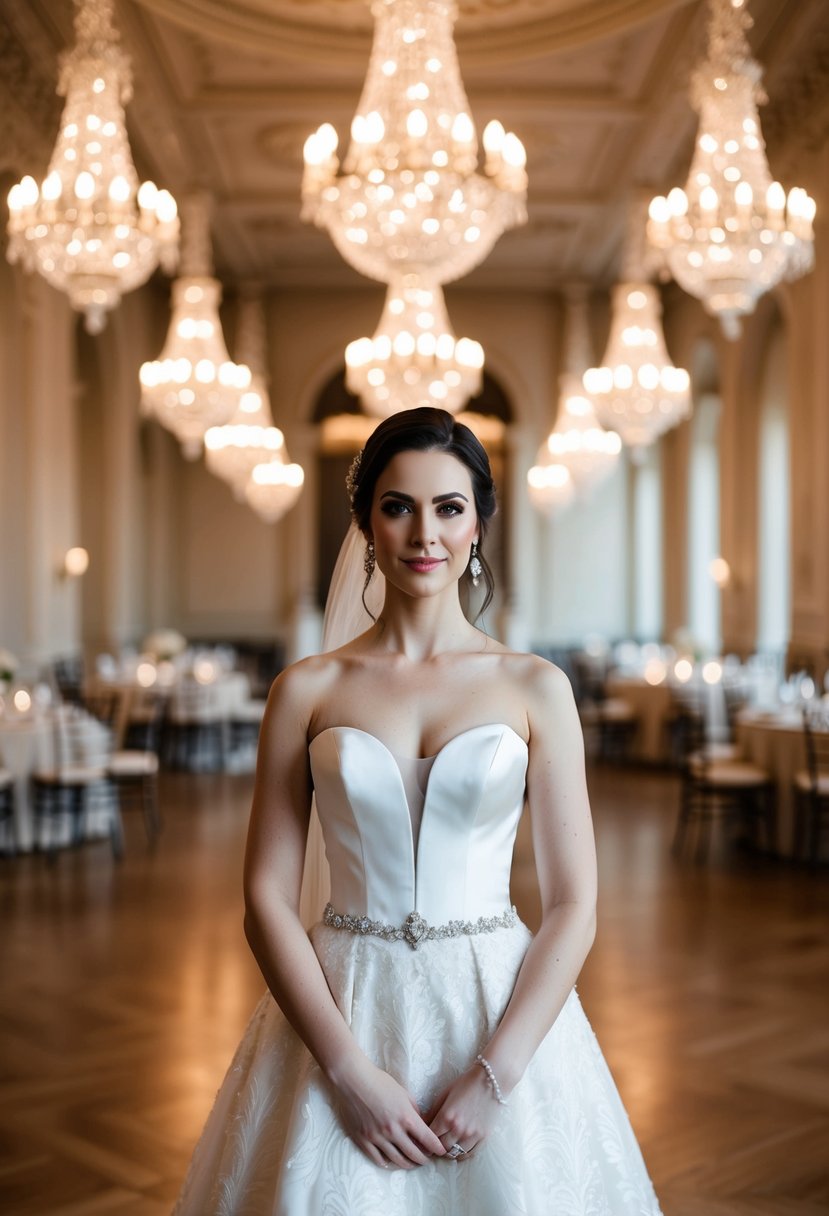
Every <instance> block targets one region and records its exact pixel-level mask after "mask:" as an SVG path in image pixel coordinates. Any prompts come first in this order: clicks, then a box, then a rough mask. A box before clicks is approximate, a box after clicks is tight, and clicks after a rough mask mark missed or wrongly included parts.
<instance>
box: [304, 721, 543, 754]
mask: <svg viewBox="0 0 829 1216" xmlns="http://www.w3.org/2000/svg"><path fill="white" fill-rule="evenodd" d="M496 726H500V727H501V728H502V729H503V730H507V731H509V732H510V734H511V735H513V736H514V737H515V738H516V739H517V740H518V741H519V743H523V745H524V747H525V748H526V749H527V751H529V744H528V743H527V740H526V739H524V738H523V737H522V736H521V735H519V733H518V731H517V730H515V729H514V727H512V726H510V725H509V723H508V722H479V723H478V725H477V726H470V727H467V729H466V730H462V731H459V732H458V733H457V734H456V735H453V736H452V738H451V739H447V740H446V742H445V743H444V745H443V747H440V748H438V750H437V751H436V752H434V753H433V754H432V755H431V756H403V755H401V754H400V753H398V752H393V751H392V749H391V748H390V747H389V745H388V744H387V743H384V742H383V740H382V739H380V738H378V736H377V735H373V734H372V733H371V731H369V730H363V729H362V728H361V727H359V726H349V725H347V724H345V725H343V726H326V727H324V728H323V729H322V730H321V731H319V732H318V734H316V735H314V737H313V739H312V740H311V741H310V743H309V744H308V747H309V749H310V748H311V747H313V745H314V744H315V743H316V741H317V739H320V738H322V736H323V735H327V734H330V732H331V731H335V730H350V731H352V732H354V733H355V734H358V735H365V736H366V737H367V738H368V739H373V740H374V742H375V743H379V744H380V746H381V747H382V748H383V750H384V751H386V752H388V754H389V755H390V756H391V757H392V759H393V760H396V759H400V760H437V758H438V756H440V755H441V754H442V753H443V752H445V751H446V749H447V747H449V746H451V744H453V743H455V742H456V741H457V740H458V739H463V738H464V736H465V735H471V734H474V733H475V731H480V730H492V728H493V727H496Z"/></svg>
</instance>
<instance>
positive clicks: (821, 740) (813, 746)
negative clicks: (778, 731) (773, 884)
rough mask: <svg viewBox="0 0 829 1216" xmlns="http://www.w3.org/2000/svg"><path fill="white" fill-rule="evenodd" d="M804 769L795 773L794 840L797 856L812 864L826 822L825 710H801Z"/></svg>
mask: <svg viewBox="0 0 829 1216" xmlns="http://www.w3.org/2000/svg"><path fill="white" fill-rule="evenodd" d="M803 734H804V741H805V744H806V768H805V769H802V770H801V771H800V772H799V773H796V774H795V778H794V789H795V806H796V829H795V832H796V841H797V850H798V854H799V856H800V857H805V858H806V859H807V860H809V861H810V862H811V863H812V865H816V864H817V861H818V858H819V857H820V838H821V833H822V832H823V830H824V829H825V827H826V826H827V823H829V711H827V710H826V709H824V708H823V707H821V708H819V709H817V708H805V709H804V710H803Z"/></svg>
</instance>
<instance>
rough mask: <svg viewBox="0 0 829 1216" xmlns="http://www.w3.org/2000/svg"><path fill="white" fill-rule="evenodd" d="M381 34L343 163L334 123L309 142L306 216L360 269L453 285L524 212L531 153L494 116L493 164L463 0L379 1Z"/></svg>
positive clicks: (382, 277)
mask: <svg viewBox="0 0 829 1216" xmlns="http://www.w3.org/2000/svg"><path fill="white" fill-rule="evenodd" d="M372 13H373V15H374V23H375V24H374V41H373V45H372V50H371V57H370V60H369V67H368V73H367V76H366V80H365V84H364V86H363V92H362V96H361V98H360V103H359V106H358V108H357V113H356V114H355V116H354V119H353V121H352V124H351V142H350V145H349V148H348V151H347V153H346V156H345V158H344V161H343V164H342V166H340V162H339V160H338V158H337V145H338V142H339V140H338V136H337V133H336V131H335V130H334V128H333V127H332V126H331V125H330V123H323V125H322V126H321V127H320V128H319V129H318V130H317V131H316V132H314V134H313V135H311V136H309V138H308V140H307V141H306V143H305V149H304V160H305V172H304V175H303V182H302V197H303V212H302V214H303V218H305V219H306V220H310V221H313V222H314V223H315V224H317V225H318V226H319V227H321V228H326V229H327V230H328V232H329V234H330V236H331V239H332V240H333V242H334V244H335V245H336V247H337V249H338V250H339V252H340V253H341V254H342V256H343V257H344V258H345V260H346V261H347V262H349V263H350V264H351V265H352V266H353V267H354V268H355V269H356V270H358V271H359V272H360V273H361V274H364V275H367V276H368V277H369V278H371V279H377V280H379V281H381V282H384V283H390V282H391V281H392V279H393V278H394V277H395V276H396V275H398V274H400V273H405V272H414V273H417V274H422V275H425V276H426V277H428V279H429V280H430V281H431V282H432V283H435V284H438V285H440V284H443V283H446V282H450V281H452V280H453V279H457V278H460V277H461V276H462V275H465V274H467V273H468V272H469V271H470V270H472V269H473V267H475V266H477V265H478V264H479V263H480V262H481V261H483V259H484V258H485V257H486V256H487V254H488V253H489V252H490V250H491V249H492V246H493V245H494V244H495V242H496V240H497V239H498V237H499V236H500V235H501V234H502V233H503V232H504V231H506V230H507V229H508V228H512V227H514V226H516V225H518V224H523V223H524V222H525V221H526V216H527V213H526V196H527V174H526V169H525V163H526V155H525V152H524V147H523V145H522V143H521V141H520V140H519V139H518V137H517V136H516V135H513V134H512V133H508V132H506V131H505V130H504V128H503V126H502V125H501V124H500V123H499V122H497V121H495V120H493V121H492V122H490V123H489V124H488V125H487V127H486V130H485V131H484V140H483V142H484V149H485V156H484V165H483V172H479V170H478V139H477V135H476V131H475V124H474V123H473V121H472V117H471V115H470V112H469V102H468V100H467V98H466V93H465V91H464V87H463V82H462V80H461V75H460V69H459V67H458V59H457V53H456V50H455V43H454V40H453V33H452V30H453V25H454V21H455V16H456V4H455V3H454V0H374V4H373V6H372Z"/></svg>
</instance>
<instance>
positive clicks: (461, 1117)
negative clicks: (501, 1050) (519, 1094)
mask: <svg viewBox="0 0 829 1216" xmlns="http://www.w3.org/2000/svg"><path fill="white" fill-rule="evenodd" d="M500 1114H501V1110H500V1107H499V1105H498V1102H497V1101H496V1099H495V1095H494V1094H493V1092H492V1089H491V1087H490V1084H489V1080H488V1079H487V1076H486V1073H485V1072H484V1070H483V1068H481V1066H480V1064H473V1065H472V1067H471V1068H469V1069H467V1071H466V1072H465V1073H462V1074H461V1075H460V1076H459V1077H458V1078H457V1079H456V1080H454V1081H453V1082H452V1084H451V1085H450V1086H449V1087H448V1089H445V1090H444V1092H443V1093H442V1094H441V1095H440V1097H439V1098H438V1099H437V1101H436V1102H435V1104H434V1106H433V1107H432V1109H431V1111H430V1112H429V1114H428V1115H427V1116H426V1118H427V1122H428V1124H429V1126H430V1127H431V1129H432V1131H433V1132H434V1133H435V1135H437V1136H438V1137H439V1138H440V1141H441V1144H442V1145H443V1146H444V1148H446V1149H449V1148H451V1147H452V1145H453V1144H459V1145H460V1146H461V1148H462V1149H463V1150H464V1154H465V1155H467V1156H468V1155H469V1154H470V1153H471V1152H473V1151H474V1150H475V1149H476V1148H477V1147H478V1146H479V1145H480V1144H482V1143H483V1141H484V1140H486V1138H487V1136H488V1135H489V1134H490V1132H491V1131H492V1129H493V1128H494V1127H495V1124H496V1123H497V1121H498V1118H499V1117H500Z"/></svg>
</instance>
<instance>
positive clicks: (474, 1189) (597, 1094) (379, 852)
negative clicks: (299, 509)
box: [175, 724, 659, 1216]
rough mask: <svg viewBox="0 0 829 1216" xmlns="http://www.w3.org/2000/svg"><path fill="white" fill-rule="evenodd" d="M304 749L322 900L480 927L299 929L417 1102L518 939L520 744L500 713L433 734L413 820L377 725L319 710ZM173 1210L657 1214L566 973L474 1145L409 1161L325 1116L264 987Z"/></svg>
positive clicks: (315, 1214) (507, 977) (343, 909)
mask: <svg viewBox="0 0 829 1216" xmlns="http://www.w3.org/2000/svg"><path fill="white" fill-rule="evenodd" d="M310 759H311V769H312V774H313V779H314V786H315V791H316V799H317V809H318V811H319V816H320V821H321V824H322V829H323V834H324V837H325V845H326V851H327V855H328V860H329V863H330V866H331V904H332V906H333V908H334V909H335V910H336V912H338V913H344V914H349V915H351V916H354V917H366V918H367V919H368V920H370V921H373V922H381V923H382V924H383V925H390V926H401V925H403V924H404V922H405V921H406V918H407V917H408V916H409V914H410V913H411V912H412V911H414V910H416V911H417V912H418V913H419V914H420V916H421V917H422V918H423V919H424V920H425V921H426V922H427V923H428V925H430V926H446V925H448V924H449V922H453V921H455V922H457V921H463V922H476V924H475V926H474V927H475V928H478V929H480V930H481V931H479V932H475V933H469V932H459V931H457V929H456V930H455V934H454V935H451V936H447V937H444V938H439V939H430V940H421V941H419V943H418V944H417V946H416V947H413V945H411V944H410V943H409V942H408V941H406V940H387V939H386V938H383V937H382V936H377V935H375V934H373V933H364V934H361V933H355V932H352V931H351V930H349V929H345V928H337V927H335V926H334V925H326V924H324V923H320V924H317V925H316V926H315V927H314V928H313V929H312V930H311V940H312V942H313V945H314V949H315V951H316V953H317V956H318V957H319V960H320V964H321V966H322V969H323V971H324V973H325V976H326V979H327V981H328V985H329V987H330V989H331V992H332V993H333V996H334V999H335V1000H336V1002H337V1005H338V1007H339V1009H340V1011H341V1012H342V1015H343V1017H344V1018H345V1019H346V1021H347V1022H348V1024H349V1026H350V1027H351V1030H352V1032H353V1034H354V1036H355V1038H356V1040H357V1042H358V1043H359V1045H360V1047H361V1048H362V1049H363V1051H364V1052H365V1053H366V1055H367V1056H368V1057H369V1058H370V1059H371V1060H373V1061H374V1062H375V1063H376V1064H377V1065H379V1066H380V1067H381V1068H384V1069H385V1070H386V1071H388V1072H389V1073H390V1074H391V1075H392V1076H394V1077H396V1078H397V1079H398V1080H399V1081H400V1083H401V1084H402V1085H404V1086H405V1087H406V1089H407V1090H408V1091H409V1092H410V1093H411V1094H412V1095H413V1096H414V1098H415V1100H416V1102H417V1103H418V1105H419V1107H420V1108H421V1110H423V1111H424V1112H425V1111H426V1110H427V1109H428V1108H429V1106H430V1105H431V1103H432V1102H433V1100H434V1099H435V1097H436V1096H437V1095H438V1094H439V1092H440V1091H441V1090H442V1089H443V1088H444V1087H445V1086H446V1085H447V1084H448V1083H449V1082H450V1081H451V1080H452V1079H453V1078H454V1077H456V1076H457V1075H458V1074H459V1073H461V1072H463V1071H464V1070H465V1069H467V1068H468V1067H469V1066H470V1064H471V1063H472V1062H473V1061H474V1059H475V1056H476V1054H477V1053H478V1052H479V1051H480V1050H481V1049H482V1047H483V1046H484V1045H485V1044H486V1042H487V1040H488V1039H489V1037H490V1036H491V1034H492V1033H493V1031H494V1030H495V1027H496V1026H497V1024H498V1021H499V1019H500V1018H501V1016H502V1014H503V1011H504V1009H505V1008H506V1005H507V1002H508V1001H509V998H510V994H511V992H512V989H513V986H514V983H515V979H516V975H517V973H518V970H519V968H520V966H521V961H522V959H523V957H524V953H525V951H526V950H527V947H528V945H529V943H530V940H531V934H530V932H529V930H528V929H527V928H526V927H525V926H524V925H523V924H522V923H521V922H520V921H518V920H517V917H513V918H512V919H513V923H512V924H507V925H504V924H503V922H504V921H506V920H508V919H509V915H508V914H507V915H506V916H505V913H508V909H509V876H510V864H511V857H512V850H513V844H514V841H515V834H516V831H517V827H518V821H519V818H520V816H521V812H522V808H523V803H524V794H525V788H524V786H525V776H526V768H527V745H526V744H525V743H524V741H523V739H521V738H520V737H519V736H518V735H517V734H516V733H515V732H514V731H513V730H512V729H511V728H510V727H508V726H505V725H499V724H492V725H483V726H479V727H475V728H473V729H472V730H467V731H464V732H463V733H462V734H460V735H458V736H456V737H455V738H454V739H452V740H450V742H449V743H447V744H446V746H445V747H444V748H443V749H442V750H441V751H440V752H439V753H438V755H437V756H436V757H435V758H434V760H433V762H432V763H431V765H430V766H429V770H428V773H427V781H426V782H425V783H424V784H425V800H424V803H423V806H422V814H421V816H420V822H419V832H417V836H416V837H415V828H416V827H417V826H418V825H417V823H415V824H414V825H413V822H412V816H411V808H410V798H409V797H407V787H408V788H409V789H411V780H408V781H407V780H406V773H405V765H403V771H402V772H401V763H400V761H399V760H398V759H396V758H395V757H394V755H393V754H392V753H391V752H390V751H389V750H388V749H387V748H386V747H385V745H384V744H383V743H381V742H380V740H379V739H376V738H375V737H374V736H373V735H370V734H367V733H366V732H364V731H362V730H358V729H356V728H355V727H350V726H343V727H334V728H331V729H328V730H324V731H323V732H322V733H321V734H320V735H318V736H317V738H315V739H314V740H313V742H312V744H311V747H310ZM415 839H416V843H415ZM480 919H483V925H479V924H477V922H479V920H480ZM493 921H496V922H501V923H499V924H498V925H497V927H494V928H493V927H492V922H493ZM487 922H489V924H487ZM374 927H375V928H376V927H377V926H376V925H375V926H374ZM467 927H468V926H467ZM175 1216H659V1205H658V1203H657V1200H656V1197H655V1195H654V1192H653V1188H652V1186H651V1183H650V1180H649V1178H648V1175H647V1172H646V1169H645V1166H644V1163H643V1161H642V1157H641V1154H640V1151H639V1147H638V1145H637V1142H636V1139H635V1137H634V1135H633V1132H632V1130H631V1127H630V1124H629V1122H628V1119H627V1115H626V1113H625V1110H624V1107H623V1106H622V1103H621V1100H620V1098H619V1095H618V1093H617V1091H616V1087H615V1085H614V1083H613V1080H612V1078H611V1076H610V1073H609V1071H608V1069H607V1065H606V1064H605V1061H604V1058H603V1056H602V1054H601V1051H600V1050H599V1047H598V1044H597V1042H596V1039H595V1036H594V1035H593V1032H592V1030H591V1028H590V1025H589V1023H588V1021H587V1019H586V1017H585V1015H584V1013H583V1011H582V1008H581V1005H580V1003H579V1000H578V997H577V996H576V993H575V991H573V992H571V994H570V996H569V997H568V999H567V1001H566V1003H565V1005H564V1008H563V1009H562V1011H561V1013H560V1014H559V1016H558V1018H557V1019H556V1022H555V1024H554V1026H553V1028H552V1029H551V1030H550V1032H549V1033H548V1034H547V1036H546V1038H545V1039H544V1041H543V1042H542V1044H541V1046H540V1047H539V1048H538V1051H537V1052H536V1053H535V1055H534V1056H533V1059H532V1061H531V1063H530V1065H529V1067H528V1069H527V1070H526V1072H525V1074H524V1076H523V1077H522V1079H521V1081H520V1082H519V1083H518V1085H517V1086H516V1088H515V1089H514V1090H513V1092H512V1094H511V1095H510V1098H509V1104H508V1105H507V1106H506V1107H504V1108H502V1111H501V1116H500V1119H499V1121H498V1124H497V1126H496V1130H495V1132H494V1133H493V1134H492V1135H491V1136H490V1138H489V1139H488V1140H487V1141H486V1142H485V1143H484V1144H483V1145H482V1146H481V1148H480V1149H479V1150H478V1151H477V1152H476V1153H475V1154H474V1155H473V1156H472V1157H470V1158H469V1160H467V1161H462V1162H453V1161H451V1160H448V1159H440V1158H432V1159H431V1160H430V1161H429V1162H428V1163H427V1164H426V1165H424V1166H420V1167H417V1168H415V1169H412V1170H393V1169H391V1170H384V1169H381V1168H379V1167H378V1166H375V1165H374V1164H373V1163H372V1162H371V1161H370V1160H369V1159H368V1158H367V1157H366V1156H365V1155H364V1154H363V1153H362V1152H361V1151H360V1150H359V1149H358V1148H357V1147H356V1146H355V1145H354V1144H353V1143H352V1141H351V1140H349V1139H348V1137H347V1136H346V1135H345V1134H344V1133H343V1131H342V1128H341V1125H340V1123H339V1121H338V1118H337V1114H336V1107H335V1101H334V1096H333V1094H332V1091H331V1090H330V1089H329V1086H328V1084H327V1082H326V1081H325V1079H324V1077H323V1076H322V1074H321V1071H320V1069H319V1067H318V1066H317V1064H316V1062H315V1061H314V1059H313V1058H312V1056H311V1055H310V1053H309V1052H308V1050H307V1048H306V1047H305V1046H304V1044H303V1043H302V1042H301V1040H300V1039H299V1038H298V1036H297V1035H296V1033H295V1031H294V1030H293V1029H292V1027H291V1026H290V1025H289V1024H288V1022H287V1021H286V1020H285V1018H284V1017H283V1015H282V1013H281V1012H280V1010H279V1008H278V1006H277V1005H276V1003H275V1002H274V1000H273V998H272V997H271V996H270V995H269V994H268V995H266V996H265V997H264V998H263V1000H262V1002H261V1003H260V1005H259V1006H258V1008H257V1010H256V1012H255V1013H254V1016H253V1018H252V1020H251V1022H250V1025H249V1027H248V1029H247V1032H246V1033H245V1036H244V1038H243V1040H242V1043H241V1045H240V1047H239V1049H238V1051H237V1053H236V1057H235V1059H234V1060H233V1063H232V1065H231V1067H230V1070H229V1072H228V1074H227V1077H226V1078H225V1081H224V1083H223V1085H222V1088H221V1090H220V1091H219V1094H218V1097H217V1099H216V1104H215V1106H214V1108H213V1111H212V1113H211V1115H210V1117H209V1119H208V1122H207V1125H206V1127H205V1130H204V1133H203V1135H202V1138H201V1140H200V1142H199V1145H198V1147H197V1149H196V1152H195V1154H194V1157H193V1161H192V1163H191V1166H190V1171H189V1173H188V1176H187V1180H186V1182H185V1185H184V1189H183V1191H182V1194H181V1196H180V1198H179V1201H178V1204H177V1205H176V1208H175Z"/></svg>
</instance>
